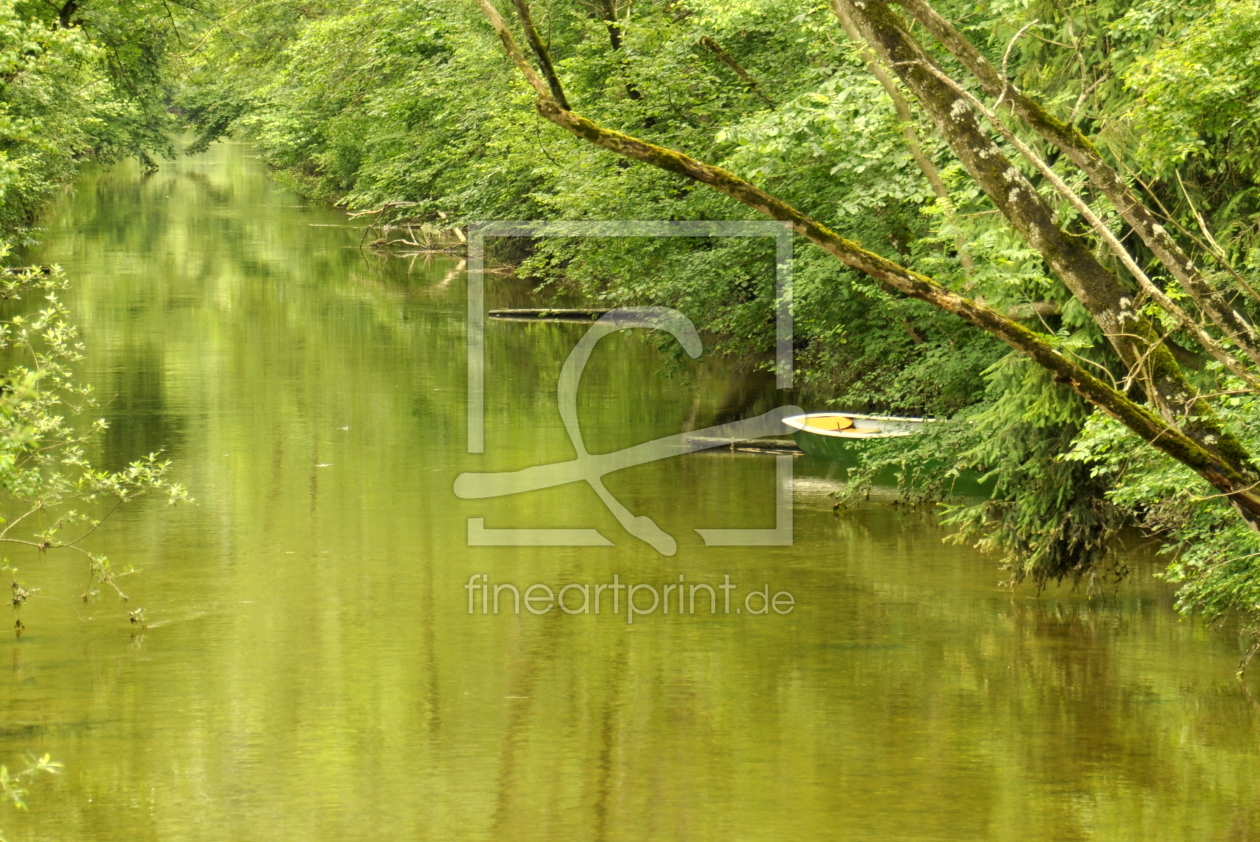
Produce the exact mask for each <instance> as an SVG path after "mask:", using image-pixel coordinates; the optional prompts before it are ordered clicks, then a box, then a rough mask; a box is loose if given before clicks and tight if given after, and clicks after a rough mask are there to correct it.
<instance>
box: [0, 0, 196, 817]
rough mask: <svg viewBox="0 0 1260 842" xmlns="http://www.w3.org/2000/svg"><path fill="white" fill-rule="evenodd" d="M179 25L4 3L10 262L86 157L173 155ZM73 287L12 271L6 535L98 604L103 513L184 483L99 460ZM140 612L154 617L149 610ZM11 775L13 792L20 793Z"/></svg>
mask: <svg viewBox="0 0 1260 842" xmlns="http://www.w3.org/2000/svg"><path fill="white" fill-rule="evenodd" d="M175 31H176V30H175V28H174V21H173V19H172V18H171V16H170V12H169V11H168V10H167V7H166V4H164V3H147V2H144V0H136V2H128V3H91V2H82V3H76V2H68V3H66V4H65V5H64V6H61V7H55V6H52V5H51V4H47V3H33V2H16V0H0V263H2V264H5V265H7V264H8V263H9V262H10V254H11V249H12V245H11V244H16V245H20V244H22V243H23V242H25V241H29V240H30V239H31V238H32V237H33V236H34V234H35V233H36V230H37V229H34V228H33V225H34V223H35V222H36V219H37V213H38V211H39V210H40V208H41V206H42V205H43V204H44V202H46V200H47V199H48V198H49V197H50V196H51V195H52V193H53V192H54V191H55V190H56V189H57V188H58V187H59V186H60V185H61V184H62V183H64V182H65V181H66V180H67V179H68V178H70V177H71V176H72V175H73V174H74V172H75V169H76V167H77V166H78V164H79V163H80V162H81V161H84V160H89V159H94V160H105V161H108V160H111V159H114V158H117V157H118V156H120V155H135V156H138V157H140V158H141V159H142V160H143V161H145V162H146V163H148V164H150V165H152V159H151V154H152V153H163V154H170V146H171V144H170V130H171V128H172V125H173V121H172V118H171V116H170V115H169V114H168V112H167V107H166V98H167V94H166V91H167V85H166V82H165V81H164V80H165V79H166V76H165V74H166V73H167V70H168V68H169V64H168V61H167V58H168V55H167V53H168V50H167V47H168V43H167V42H168V41H169V40H170V38H172V37H174V33H175ZM65 285H66V279H65V278H64V277H63V276H62V274H61V272H60V270H59V269H57V268H56V267H44V268H35V269H22V268H10V269H4V270H3V274H2V277H0V301H3V302H4V312H3V314H2V315H0V355H2V358H3V375H2V378H0V512H3V517H0V543H3V544H7V545H9V546H10V547H13V546H21V547H26V548H35V549H38V550H39V551H40V552H41V553H44V552H47V551H50V550H66V551H69V552H72V553H77V554H79V555H80V556H81V557H82V558H84V559H85V561H86V562H87V566H88V577H87V586H86V587H85V589H84V591H83V593H82V598H83V599H84V600H85V601H86V600H90V599H91V598H92V597H93V596H94V595H95V594H97V593H98V591H99V590H100V589H101V588H102V587H105V588H110V589H112V590H114V591H116V592H117V593H118V594H119V595H122V591H121V590H120V589H119V586H118V581H117V580H118V577H119V576H120V575H123V574H124V573H125V572H126V570H125V569H122V570H120V569H116V568H115V567H113V566H112V565H111V562H110V560H109V559H108V558H105V557H104V556H101V555H99V554H96V553H94V552H92V551H91V549H90V547H89V546H87V545H85V539H87V538H88V536H90V535H91V534H92V532H93V531H94V530H95V528H96V526H97V525H98V524H99V523H100V522H101V520H102V519H103V518H105V517H108V515H109V513H111V512H112V511H113V510H114V508H116V507H117V505H118V504H119V503H122V502H124V501H126V500H129V499H131V498H133V497H135V496H137V495H139V494H143V493H146V492H150V491H160V492H163V493H167V494H170V495H171V496H172V497H173V498H174V499H180V498H182V497H183V496H184V492H183V489H181V488H180V487H179V486H177V485H174V484H172V483H171V482H170V480H169V479H168V477H167V468H168V464H167V463H166V462H164V461H162V460H160V459H159V458H158V457H157V455H156V454H149V455H147V456H143V455H142V454H136V455H137V456H142V458H140V459H139V460H138V461H136V462H134V463H132V464H130V465H129V466H127V467H126V468H124V469H123V470H121V471H103V470H100V469H98V468H97V467H95V466H94V465H93V464H92V463H91V462H90V461H89V460H88V459H87V457H86V453H85V451H86V447H87V445H88V443H89V442H90V440H91V439H92V438H93V437H95V436H97V435H99V434H100V433H101V432H102V430H103V429H104V425H103V422H100V421H96V422H93V421H92V416H91V413H92V412H93V410H94V409H96V408H97V407H96V405H95V403H94V401H93V398H92V392H91V389H90V387H88V386H86V385H83V384H80V383H79V382H77V380H76V377H75V371H74V368H75V364H76V363H77V362H78V361H79V360H80V359H81V358H82V353H83V349H82V346H81V344H80V343H79V340H78V336H77V332H76V330H75V327H74V325H73V321H72V319H71V318H70V314H69V313H68V311H67V309H66V307H65V305H64V304H63V303H62V302H61V299H60V291H61V290H62V289H64V287H65ZM0 569H3V570H4V572H5V574H6V575H8V576H9V577H10V580H11V596H10V602H11V604H12V606H13V608H15V609H20V608H21V607H22V605H23V604H24V603H25V602H26V601H27V600H28V599H29V598H30V596H31V594H32V593H33V592H34V591H35V590H37V588H34V587H30V586H28V585H27V584H26V583H25V582H24V581H23V580H21V579H19V578H18V571H17V569H16V568H15V567H14V566H12V565H11V564H10V563H9V561H8V560H7V559H6V560H4V561H3V562H2V565H0ZM128 613H129V614H130V615H131V620H132V622H143V609H140V608H134V607H133V608H132V609H131V610H130V611H129V612H128ZM22 627H23V626H22V621H21V619H20V614H19V617H18V619H17V620H16V629H17V631H18V633H19V634H20V633H21V630H22ZM0 772H2V770H0ZM0 776H3V775H0ZM15 780H16V779H15ZM7 781H8V779H7V778H6V788H5V795H6V797H8V796H9V794H10V793H17V794H18V795H20V791H19V790H18V789H16V788H14V789H10V788H9V787H8V783H7ZM15 786H16V784H15ZM18 795H14V796H13V800H14V801H15V803H20V801H19V799H18Z"/></svg>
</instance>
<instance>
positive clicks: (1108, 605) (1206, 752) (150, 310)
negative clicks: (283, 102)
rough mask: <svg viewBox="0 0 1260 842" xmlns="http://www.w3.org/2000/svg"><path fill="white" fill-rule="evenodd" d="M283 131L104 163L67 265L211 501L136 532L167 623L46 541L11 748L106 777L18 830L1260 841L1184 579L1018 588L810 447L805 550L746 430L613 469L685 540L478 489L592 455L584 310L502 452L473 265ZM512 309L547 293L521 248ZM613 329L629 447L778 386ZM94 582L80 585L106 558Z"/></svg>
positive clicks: (561, 500) (613, 440)
mask: <svg viewBox="0 0 1260 842" xmlns="http://www.w3.org/2000/svg"><path fill="white" fill-rule="evenodd" d="M360 238H361V234H360V232H359V231H358V230H357V229H355V228H354V227H352V226H349V225H348V224H347V223H346V220H345V218H344V217H343V216H341V215H340V214H338V213H336V212H333V211H331V210H329V209H327V208H323V207H320V206H317V205H309V204H306V203H304V202H302V201H300V200H298V199H296V198H295V197H294V196H293V195H292V194H291V193H289V192H287V191H286V190H284V189H283V188H281V187H279V186H277V185H276V184H274V183H273V182H270V181H268V180H267V179H266V177H265V174H264V173H263V171H262V169H261V167H260V165H259V164H258V163H257V162H256V161H255V160H253V159H252V158H251V157H250V156H249V151H248V149H247V148H245V147H241V146H223V147H218V148H216V149H215V150H213V151H212V152H210V153H208V154H206V155H203V156H200V157H198V158H194V159H190V160H185V161H181V162H180V163H179V164H178V165H177V166H174V167H169V168H167V169H164V170H163V171H161V172H159V173H157V174H156V175H153V176H150V177H147V178H145V177H141V175H140V174H139V173H138V172H137V171H136V170H135V169H133V168H129V167H121V168H118V169H116V170H113V171H110V172H106V173H99V174H95V175H90V176H88V177H86V178H84V179H83V180H82V181H81V182H80V183H79V184H78V186H77V187H76V189H75V190H74V191H73V192H71V193H69V194H68V195H67V196H66V197H65V199H64V200H63V201H62V203H61V204H60V206H59V208H58V211H57V213H56V214H55V216H54V217H53V218H52V219H51V220H50V223H49V232H48V245H47V246H46V247H45V249H44V250H43V253H42V254H41V255H36V256H34V259H42V260H46V261H57V262H61V263H63V264H64V265H65V266H66V268H67V270H68V272H69V274H70V276H71V277H72V278H73V279H74V280H75V290H74V293H73V295H72V304H73V306H74V308H75V311H76V313H77V315H78V319H79V321H80V323H81V325H82V326H83V330H84V335H85V339H86V341H87V343H88V345H89V348H90V357H89V360H88V367H87V371H86V372H85V375H86V376H87V377H88V378H89V379H90V380H91V381H92V382H94V383H96V384H97V385H98V388H99V391H100V393H101V394H102V397H103V398H104V399H105V402H106V406H105V409H104V413H105V414H106V415H107V417H109V418H110V420H111V424H112V427H111V432H110V434H109V435H108V436H107V437H106V438H105V439H104V441H103V442H102V444H101V451H100V453H99V454H98V456H99V457H100V458H101V459H102V461H103V462H105V463H106V464H109V465H118V464H122V463H125V462H126V461H128V460H130V459H133V458H136V457H137V456H139V455H141V454H142V453H145V452H147V451H148V450H151V449H156V448H159V447H161V448H163V449H165V450H167V451H168V452H170V453H171V455H172V456H173V457H174V458H175V459H176V460H177V465H178V471H179V474H180V479H181V480H183V481H184V482H186V483H187V484H188V485H189V486H190V487H191V488H192V489H193V490H194V492H195V494H196V496H197V498H198V501H199V502H198V504H197V505H196V506H194V507H188V508H184V509H179V510H174V511H171V510H167V509H165V508H164V507H162V506H161V505H159V504H157V503H156V502H153V503H146V504H144V505H141V506H139V507H137V508H135V509H133V510H131V511H128V512H126V513H125V514H124V515H122V516H121V517H120V518H119V519H118V520H116V521H114V522H111V524H110V525H109V527H108V529H106V530H103V532H102V534H101V536H100V538H101V547H102V549H104V550H105V551H106V552H108V553H109V554H110V555H111V557H113V558H115V559H118V560H120V561H123V562H131V563H134V564H136V566H137V567H139V568H141V569H142V571H143V573H142V575H141V576H139V577H137V578H135V579H133V580H130V581H129V582H128V589H129V590H130V591H131V593H132V594H133V598H134V599H133V604H142V605H144V606H145V607H146V609H147V610H148V614H149V617H150V618H151V621H152V622H151V626H152V627H151V628H150V630H149V631H148V632H147V633H145V634H144V635H142V636H137V637H134V638H133V637H131V636H130V635H129V629H128V628H127V627H126V624H125V621H123V620H122V619H121V617H122V609H121V608H120V607H119V606H118V605H116V604H113V603H110V602H108V601H105V602H102V603H101V604H99V605H95V606H89V607H85V606H82V605H75V604H73V602H72V601H67V598H68V597H70V596H72V595H73V594H75V593H77V592H78V590H79V589H81V582H80V579H81V577H80V575H79V573H80V571H79V569H78V568H77V567H76V566H75V565H74V563H73V562H72V561H70V560H68V559H57V558H50V559H46V560H43V561H38V560H35V559H30V560H26V559H22V560H20V562H21V563H22V564H23V565H24V566H29V567H32V568H33V567H35V566H36V565H38V566H39V569H38V573H37V574H36V572H35V571H34V570H32V576H35V575H38V577H39V579H40V584H41V585H42V586H43V587H44V590H43V591H42V592H41V596H44V597H48V598H46V599H41V600H34V601H32V602H31V603H29V604H28V606H27V608H26V609H25V611H24V617H25V620H26V622H27V625H28V628H29V631H28V633H27V634H26V635H25V636H24V637H23V638H22V639H21V640H20V641H11V642H9V643H7V644H5V645H7V646H9V647H10V649H11V664H12V666H11V668H10V670H9V671H8V680H7V682H6V684H5V691H4V693H3V696H2V697H0V698H2V699H3V704H4V711H5V715H4V717H3V720H2V721H3V726H2V727H0V759H4V760H8V759H10V758H16V757H18V756H20V755H21V753H22V752H24V751H27V750H36V751H40V752H44V751H47V752H50V753H52V754H53V756H54V757H56V758H57V759H59V760H61V761H63V762H64V763H65V764H66V773H65V775H64V776H63V777H62V778H61V779H59V780H57V781H55V782H52V783H50V784H45V785H41V787H40V788H39V789H37V790H36V792H34V793H33V795H32V804H33V812H32V813H31V814H30V815H29V816H23V815H5V816H4V817H3V819H2V821H3V822H4V825H3V826H4V827H5V828H6V830H7V831H8V835H9V836H10V837H11V838H12V839H15V840H27V839H59V840H76V839H83V840H89V839H90V840H113V839H118V840H128V842H137V841H139V840H159V839H161V840H167V839H187V840H223V839H251V840H273V839H274V840H280V839H326V838H338V839H346V840H353V839H364V840H367V839H381V838H384V839H417V840H423V839H433V840H446V839H493V840H504V839H539V840H541V839H595V840H613V839H715V840H729V839H773V840H781V839H802V840H806V839H835V838H842V839H853V840H891V839H914V840H928V839H949V840H956V839H986V838H987V839H1029V840H1043V839H1044V840H1071V839H1108V840H1112V839H1114V840H1124V839H1156V838H1158V839H1170V840H1175V839H1186V840H1191V839H1193V840H1200V839H1205V838H1213V839H1216V838H1220V839H1226V838H1229V839H1246V838H1254V836H1255V835H1256V833H1258V832H1260V812H1258V809H1257V807H1258V804H1257V792H1258V790H1257V787H1258V786H1260V773H1258V772H1257V764H1256V762H1255V761H1256V755H1257V748H1256V736H1257V731H1256V724H1255V720H1256V716H1257V709H1256V708H1255V707H1254V706H1253V705H1252V704H1251V703H1250V702H1249V701H1248V700H1247V699H1246V697H1245V696H1244V695H1243V694H1241V693H1240V692H1239V690H1238V688H1237V685H1235V684H1234V682H1233V680H1232V677H1231V673H1232V667H1233V665H1234V663H1235V662H1236V659H1237V653H1236V652H1235V651H1234V649H1233V647H1232V645H1231V642H1230V640H1229V639H1228V638H1227V637H1226V636H1224V635H1221V634H1216V633H1211V632H1208V631H1205V630H1203V629H1201V628H1199V627H1197V626H1195V625H1192V624H1188V623H1183V622H1179V621H1178V620H1177V619H1176V618H1175V616H1174V615H1173V613H1172V611H1171V606H1170V604H1169V603H1170V599H1169V595H1168V592H1167V590H1166V589H1165V588H1162V587H1159V586H1157V585H1156V584H1154V583H1153V582H1152V581H1151V577H1150V571H1151V569H1152V568H1151V566H1150V564H1149V563H1147V562H1146V561H1144V560H1143V558H1142V557H1141V556H1140V554H1135V556H1134V566H1135V568H1136V569H1137V570H1138V577H1137V580H1136V581H1135V582H1133V583H1130V584H1128V585H1126V586H1124V587H1123V588H1121V589H1120V590H1119V591H1118V592H1117V593H1116V594H1114V595H1113V596H1112V597H1111V598H1109V599H1108V600H1107V601H1105V602H1095V603H1089V602H1087V601H1086V600H1085V599H1084V598H1083V597H1082V596H1081V595H1079V594H1072V593H1069V592H1066V591H1064V592H1052V593H1049V594H1046V595H1044V596H1043V597H1042V598H1041V599H1039V600H1038V599H1036V598H1035V594H1033V593H1032V592H1031V591H1029V592H1019V593H1016V594H1014V595H1012V594H1010V593H1008V592H1005V591H1003V590H1001V589H1000V588H999V587H997V583H998V579H999V574H998V573H997V571H996V570H995V565H994V563H993V561H992V560H991V559H985V558H980V557H977V556H976V555H975V554H973V553H972V552H970V551H968V550H966V549H965V548H960V547H956V546H952V545H945V544H943V543H942V542H941V537H942V532H941V529H940V527H939V526H938V525H937V524H936V523H935V522H934V520H933V518H932V517H931V516H929V515H927V514H924V513H922V512H916V511H903V510H899V509H895V508H893V507H891V506H889V505H887V501H886V500H882V499H881V498H880V497H879V495H876V496H875V498H874V499H872V501H871V503H870V504H869V505H866V506H863V507H860V508H858V509H856V510H853V511H852V512H850V513H848V514H847V516H844V517H837V516H836V515H835V514H833V512H832V511H831V507H830V500H829V499H828V498H827V497H826V496H825V493H826V491H827V489H828V488H829V487H830V486H828V485H827V483H826V482H825V475H826V473H827V471H828V466H825V465H821V464H816V463H811V462H809V461H808V460H805V459H801V460H798V461H797V463H796V466H797V473H798V476H800V477H801V481H800V482H799V483H798V487H797V499H796V545H795V546H793V547H787V548H766V549H755V548H747V549H720V548H708V547H705V546H703V544H702V542H701V541H700V540H699V538H698V536H696V534H695V533H694V531H693V530H694V528H695V527H705V528H722V527H739V528H757V527H760V528H766V527H769V526H771V525H773V510H772V502H773V492H772V487H771V482H772V478H773V475H774V466H773V460H772V459H767V458H764V457H760V456H756V455H747V454H732V453H706V454H697V455H694V456H689V457H686V458H683V459H676V460H669V461H668V462H661V463H655V464H652V465H644V466H640V467H638V468H635V469H634V470H632V471H626V472H624V473H623V474H618V475H614V476H611V477H609V479H608V485H609V488H610V490H612V491H613V493H614V494H616V495H617V496H618V497H619V498H620V499H622V500H623V501H625V503H626V504H627V506H629V507H630V508H632V509H633V510H634V511H635V512H636V513H642V514H645V515H648V516H650V517H652V518H653V519H654V520H656V521H657V522H658V523H659V524H660V525H661V526H662V528H664V529H666V531H668V532H670V533H671V534H672V535H675V536H676V537H677V538H678V540H679V545H680V550H679V554H678V556H676V557H674V558H671V559H664V558H662V557H661V556H658V555H656V554H655V553H654V552H653V551H651V549H650V548H647V547H645V546H643V545H642V544H640V543H639V542H636V541H635V540H633V539H630V538H628V537H627V536H626V535H625V534H624V533H623V532H622V531H621V530H620V527H619V526H618V525H617V523H616V522H615V521H614V520H613V519H612V518H611V516H610V515H609V513H608V512H607V510H606V509H604V508H603V506H602V505H601V504H600V503H599V502H598V500H597V499H595V498H594V495H593V494H592V493H591V492H590V491H589V489H586V488H584V487H580V486H576V485H575V486H566V487H561V488H552V489H547V490H545V491H541V492H537V493H535V494H529V495H522V496H519V497H514V498H499V499H493V500H481V501H462V500H459V499H457V498H456V497H455V496H454V494H453V493H452V491H451V488H452V483H453V480H454V477H455V476H456V475H458V474H459V473H460V472H462V471H491V470H513V469H517V468H520V467H524V466H526V465H530V464H538V463H542V462H545V461H555V460H558V459H567V458H571V457H572V451H571V449H570V445H569V443H568V438H567V436H566V434H565V432H564V430H563V428H562V426H561V423H560V419H559V416H558V413H557V411H556V404H555V383H556V378H557V376H558V374H559V369H560V366H561V364H562V363H563V360H564V358H565V356H566V355H567V353H568V351H569V350H570V348H571V347H572V343H573V342H574V341H575V340H576V338H577V337H578V336H579V335H580V333H581V331H582V329H583V328H582V327H581V326H575V325H555V324H538V325H532V324H519V323H494V322H492V323H491V324H490V325H489V327H488V334H487V359H488V364H489V377H488V380H487V412H488V415H487V422H488V423H487V451H486V454H485V455H484V456H469V455H467V454H466V453H465V452H464V410H463V405H462V398H463V389H464V376H465V361H464V358H463V355H462V348H463V342H464V333H463V322H462V319H463V311H464V298H463V295H464V287H463V276H462V268H461V266H460V264H459V262H458V260H456V259H447V258H438V259H433V260H427V261H426V260H424V259H419V258H417V259H416V260H414V261H411V260H379V259H376V258H372V257H370V256H365V255H364V253H362V252H361V251H360V250H359V249H358V244H359V240H360ZM487 280H488V282H489V283H488V290H487V298H488V301H489V302H490V303H491V306H504V307H508V306H529V304H531V303H532V302H531V300H530V297H529V291H528V290H526V289H524V288H522V287H521V286H520V285H519V284H517V283H515V282H513V281H511V280H509V279H506V278H503V277H499V276H493V275H492V276H489V277H488V279H487ZM667 362H668V361H667V359H666V357H664V356H663V355H661V354H660V353H659V352H658V351H657V350H656V348H655V347H654V346H653V345H652V344H651V343H650V342H647V341H644V339H643V338H642V337H636V336H633V335H626V336H618V337H610V338H608V339H606V340H604V342H603V343H601V345H600V348H599V349H598V351H597V352H596V354H595V356H594V357H593V358H592V361H591V363H590V366H589V367H588V369H587V371H586V374H585V376H584V378H583V388H582V392H581V395H580V400H579V411H580V413H581V415H582V425H583V427H582V428H583V432H584V434H585V436H586V437H587V439H588V441H589V442H590V445H591V449H592V450H593V451H601V452H602V451H607V450H614V449H619V448H622V447H626V446H630V445H633V444H637V443H639V442H642V441H645V440H648V439H651V438H654V437H657V436H661V435H669V434H672V433H676V432H678V431H679V430H681V429H686V428H687V427H699V426H706V425H709V424H714V423H720V422H723V421H728V420H731V419H732V418H733V417H738V416H740V415H741V414H743V415H754V414H758V413H760V412H761V411H764V409H765V408H767V407H768V405H769V404H768V402H769V401H772V400H773V394H772V392H770V391H768V390H767V389H766V387H765V384H762V383H758V382H757V381H756V380H755V379H753V378H748V377H746V376H744V375H732V373H731V372H730V370H729V367H727V366H725V365H723V364H722V363H721V362H720V361H708V362H702V363H700V364H697V365H695V366H693V367H689V368H686V369H684V370H680V371H677V372H675V374H674V375H673V376H672V377H665V376H659V370H660V369H661V368H662V367H663V366H665V364H666V363H667ZM469 517H484V518H485V519H486V524H487V525H488V526H546V527H574V528H596V529H599V530H600V531H602V532H603V533H604V534H606V535H609V536H610V537H612V538H613V540H614V541H616V543H617V546H616V547H613V548H608V549H584V548H469V547H467V546H466V540H465V533H466V528H467V527H466V522H467V518H469ZM474 573H480V574H484V575H487V576H489V577H490V579H491V580H492V581H494V582H499V583H503V582H510V583H515V584H517V585H521V586H524V585H528V584H531V583H533V582H545V583H550V584H552V585H558V584H562V583H566V582H576V583H592V584H593V583H606V582H609V581H611V579H612V577H613V575H618V576H620V578H621V580H622V581H644V582H648V581H651V582H657V583H663V582H672V581H675V580H676V578H677V576H678V575H679V574H684V575H685V576H686V578H687V580H688V581H710V582H713V581H717V580H720V579H721V577H722V576H723V575H729V576H730V577H731V580H732V581H734V582H737V583H739V584H740V585H741V586H742V587H745V588H747V587H751V586H754V585H756V586H760V585H761V584H763V583H769V584H771V585H772V587H773V588H775V589H779V588H783V589H787V590H789V591H791V592H792V593H793V594H794V595H795V597H796V603H797V609H796V610H795V611H794V612H793V613H792V614H790V615H788V616H783V617H780V616H766V617H749V616H747V615H744V614H741V615H718V616H710V615H708V614H706V613H698V614H696V615H694V616H692V615H678V614H671V615H668V616H664V615H660V614H656V615H652V616H649V617H644V618H640V619H639V620H638V621H636V623H635V624H634V625H633V626H629V625H627V624H626V623H625V622H624V618H623V617H620V616H619V617H608V616H600V617H594V616H589V615H588V616H568V615H564V614H560V613H557V612H554V611H553V612H552V613H550V614H547V615H545V616H541V617H535V616H533V615H530V614H522V615H520V616H514V615H500V616H498V617H495V616H492V615H491V616H482V615H475V616H471V617H470V616H469V615H468V613H467V603H466V599H467V592H466V591H465V590H464V585H465V583H466V582H467V581H468V579H469V577H470V576H471V575H472V574H474ZM76 586H77V587H76Z"/></svg>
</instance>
